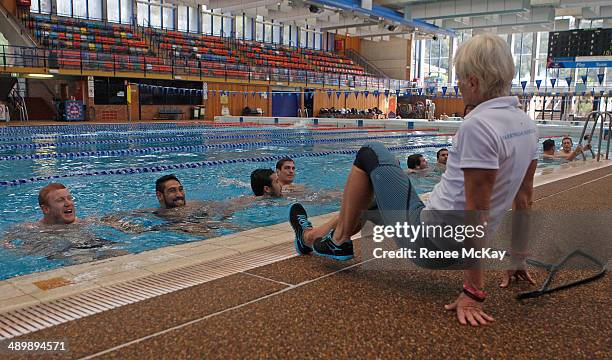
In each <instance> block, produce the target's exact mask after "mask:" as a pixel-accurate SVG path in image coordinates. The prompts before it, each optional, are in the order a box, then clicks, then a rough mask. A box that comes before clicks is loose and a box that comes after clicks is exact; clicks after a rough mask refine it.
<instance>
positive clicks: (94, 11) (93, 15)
mask: <svg viewBox="0 0 612 360" xmlns="http://www.w3.org/2000/svg"><path fill="white" fill-rule="evenodd" d="M89 18H90V19H95V20H102V0H89Z"/></svg>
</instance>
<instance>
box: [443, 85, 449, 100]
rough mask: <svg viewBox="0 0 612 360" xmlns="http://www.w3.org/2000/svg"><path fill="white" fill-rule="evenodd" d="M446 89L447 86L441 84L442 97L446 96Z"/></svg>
mask: <svg viewBox="0 0 612 360" xmlns="http://www.w3.org/2000/svg"><path fill="white" fill-rule="evenodd" d="M446 90H448V86H442V97H444V96H446Z"/></svg>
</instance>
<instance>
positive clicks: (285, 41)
mask: <svg viewBox="0 0 612 360" xmlns="http://www.w3.org/2000/svg"><path fill="white" fill-rule="evenodd" d="M290 31H291V26H289V25H283V44H285V45H291V44H290V43H289V37H290V36H289V33H290Z"/></svg>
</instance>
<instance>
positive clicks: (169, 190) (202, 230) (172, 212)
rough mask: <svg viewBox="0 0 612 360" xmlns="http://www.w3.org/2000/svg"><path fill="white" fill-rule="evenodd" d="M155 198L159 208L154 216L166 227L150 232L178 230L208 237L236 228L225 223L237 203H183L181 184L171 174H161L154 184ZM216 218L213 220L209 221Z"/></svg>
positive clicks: (155, 228)
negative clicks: (220, 230)
mask: <svg viewBox="0 0 612 360" xmlns="http://www.w3.org/2000/svg"><path fill="white" fill-rule="evenodd" d="M155 196H156V197H157V200H158V201H159V209H157V210H155V211H153V213H154V214H155V215H157V216H158V217H161V218H163V219H164V220H166V224H162V225H157V226H154V227H153V228H152V230H167V231H180V232H186V233H190V234H194V235H202V236H206V237H212V236H215V235H217V234H216V231H215V230H216V229H219V228H224V229H228V228H231V229H237V230H239V228H236V225H235V224H232V223H230V222H227V221H225V220H226V219H227V218H229V217H230V216H231V215H232V214H233V213H234V211H235V210H237V208H241V207H242V206H241V204H239V203H233V202H230V203H220V202H216V201H210V202H209V201H207V202H203V201H190V202H189V203H187V201H186V200H185V189H184V188H183V184H181V181H180V180H179V179H178V178H177V177H176V175H174V174H170V175H164V176H162V177H160V178H159V179H157V181H155ZM214 216H216V217H217V220H213V217H214Z"/></svg>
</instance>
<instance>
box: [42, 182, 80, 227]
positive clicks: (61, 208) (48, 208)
mask: <svg viewBox="0 0 612 360" xmlns="http://www.w3.org/2000/svg"><path fill="white" fill-rule="evenodd" d="M38 205H39V206H40V209H41V210H42V212H43V218H42V219H41V220H40V223H41V224H45V225H68V224H72V223H73V222H75V221H77V217H76V208H75V207H74V200H73V199H72V195H70V191H68V189H67V188H66V186H64V185H63V184H60V183H51V184H49V185H47V186H45V187H44V188H42V189H41V190H40V192H39V193H38Z"/></svg>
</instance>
